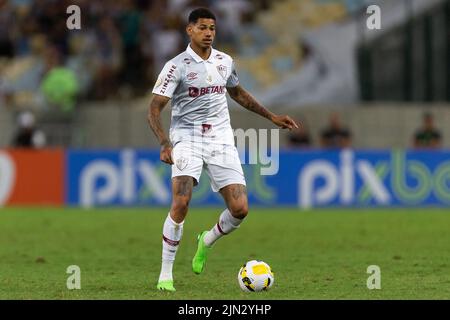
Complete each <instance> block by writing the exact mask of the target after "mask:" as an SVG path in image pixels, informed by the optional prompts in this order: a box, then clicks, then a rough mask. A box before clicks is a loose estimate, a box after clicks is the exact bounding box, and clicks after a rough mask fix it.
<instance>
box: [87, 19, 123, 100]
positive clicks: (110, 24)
mask: <svg viewBox="0 0 450 320" xmlns="http://www.w3.org/2000/svg"><path fill="white" fill-rule="evenodd" d="M94 38H95V43H96V49H97V50H96V54H95V65H96V67H95V74H94V88H93V92H92V95H93V97H94V98H95V99H105V98H108V97H110V96H112V95H114V94H115V93H116V90H117V87H118V81H117V80H118V79H117V78H118V75H119V72H120V70H121V69H122V60H123V53H122V39H121V36H120V33H119V31H118V29H117V28H116V25H115V23H114V20H113V19H112V18H111V17H109V16H103V17H101V18H100V20H99V27H98V29H96V30H95V37H94Z"/></svg>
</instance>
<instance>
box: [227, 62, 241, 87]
mask: <svg viewBox="0 0 450 320" xmlns="http://www.w3.org/2000/svg"><path fill="white" fill-rule="evenodd" d="M237 85H239V77H238V74H237V71H236V67H235V65H234V61H233V62H232V64H231V74H230V76H229V77H228V80H227V85H226V86H227V87H236V86H237Z"/></svg>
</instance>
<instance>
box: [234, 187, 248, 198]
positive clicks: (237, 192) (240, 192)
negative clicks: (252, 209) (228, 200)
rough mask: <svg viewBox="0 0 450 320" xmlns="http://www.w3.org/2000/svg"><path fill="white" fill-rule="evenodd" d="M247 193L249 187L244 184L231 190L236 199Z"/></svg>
mask: <svg viewBox="0 0 450 320" xmlns="http://www.w3.org/2000/svg"><path fill="white" fill-rule="evenodd" d="M246 194H247V189H246V188H245V186H243V185H237V186H236V187H234V188H233V190H232V191H231V196H232V197H233V199H234V200H238V199H239V198H240V197H242V196H243V195H246Z"/></svg>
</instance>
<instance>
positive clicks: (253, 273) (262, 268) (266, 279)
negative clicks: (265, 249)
mask: <svg viewBox="0 0 450 320" xmlns="http://www.w3.org/2000/svg"><path fill="white" fill-rule="evenodd" d="M274 280H275V278H274V275H273V272H272V270H271V268H270V266H269V265H268V264H267V263H265V262H263V261H259V260H251V261H249V262H247V263H246V264H244V265H243V266H242V267H241V269H240V270H239V273H238V282H239V286H240V287H241V289H242V290H244V291H247V292H258V291H263V290H268V289H269V288H271V287H272V286H273V282H274Z"/></svg>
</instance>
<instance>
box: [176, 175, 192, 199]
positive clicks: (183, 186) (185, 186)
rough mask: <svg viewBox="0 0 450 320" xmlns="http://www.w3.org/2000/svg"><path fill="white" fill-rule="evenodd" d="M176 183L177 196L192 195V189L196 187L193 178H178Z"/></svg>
mask: <svg viewBox="0 0 450 320" xmlns="http://www.w3.org/2000/svg"><path fill="white" fill-rule="evenodd" d="M175 179H176V181H175V183H174V189H175V190H174V191H175V192H174V193H175V195H176V196H189V195H191V194H192V188H193V186H194V180H193V178H192V177H188V176H181V177H176V178H175Z"/></svg>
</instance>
